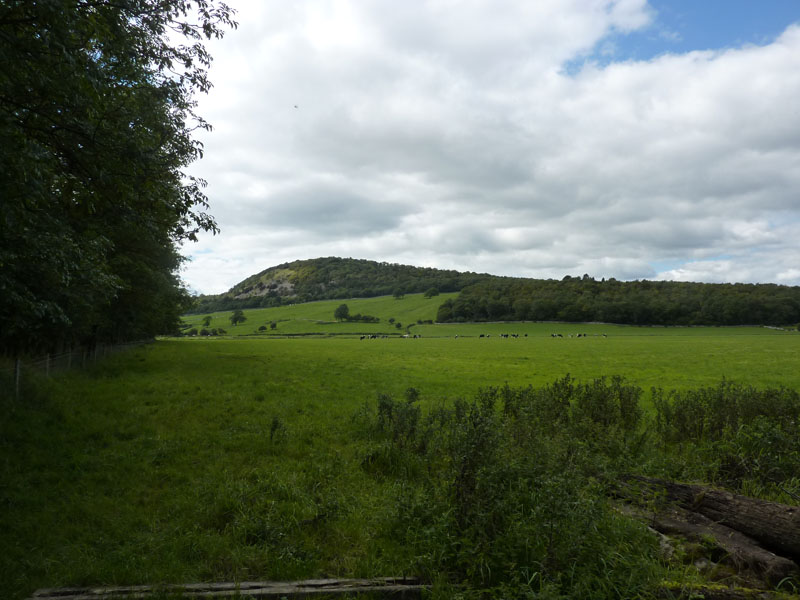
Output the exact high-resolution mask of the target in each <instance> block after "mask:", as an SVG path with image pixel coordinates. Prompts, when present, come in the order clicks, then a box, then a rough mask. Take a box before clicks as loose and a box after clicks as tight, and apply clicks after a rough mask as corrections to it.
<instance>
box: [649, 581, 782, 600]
mask: <svg viewBox="0 0 800 600" xmlns="http://www.w3.org/2000/svg"><path fill="white" fill-rule="evenodd" d="M657 597H658V598H662V599H663V600H678V599H679V598H702V599H703V600H787V599H788V598H792V597H793V596H787V595H786V594H783V593H781V592H766V591H764V590H753V589H748V588H736V587H734V588H731V587H725V586H721V585H699V584H695V585H685V584H677V583H676V584H664V585H663V586H661V588H659V590H658V596H657Z"/></svg>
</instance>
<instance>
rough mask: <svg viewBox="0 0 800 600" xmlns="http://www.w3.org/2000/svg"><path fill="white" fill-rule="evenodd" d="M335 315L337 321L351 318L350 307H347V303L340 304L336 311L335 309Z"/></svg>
mask: <svg viewBox="0 0 800 600" xmlns="http://www.w3.org/2000/svg"><path fill="white" fill-rule="evenodd" d="M333 316H334V318H335V319H336V320H337V321H346V320H347V319H349V318H350V309H349V308H348V307H347V304H340V305H339V306H338V307H337V308H336V310H335V311H333Z"/></svg>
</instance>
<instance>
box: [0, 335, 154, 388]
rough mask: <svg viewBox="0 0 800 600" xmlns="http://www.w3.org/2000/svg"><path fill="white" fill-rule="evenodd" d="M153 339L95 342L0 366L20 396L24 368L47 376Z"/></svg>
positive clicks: (17, 359)
mask: <svg viewBox="0 0 800 600" xmlns="http://www.w3.org/2000/svg"><path fill="white" fill-rule="evenodd" d="M152 341H153V340H151V339H147V340H138V341H135V342H125V343H120V344H95V345H94V347H82V348H77V349H71V350H66V351H64V352H58V353H46V354H41V355H39V356H32V357H25V358H23V357H17V358H15V359H13V360H12V361H11V365H10V366H7V367H0V375H2V376H5V377H9V376H10V377H12V378H13V380H14V396H15V397H16V398H19V395H20V387H21V384H22V377H23V372H24V370H28V369H30V370H34V371H38V372H39V373H44V375H45V377H50V375H51V373H55V372H57V371H68V370H71V369H76V368H85V367H86V366H88V365H93V364H96V363H97V361H98V360H101V359H103V358H105V357H106V356H110V355H111V354H116V353H117V352H122V351H123V350H129V349H130V348H135V347H138V346H142V345H144V344H149V343H151V342H152Z"/></svg>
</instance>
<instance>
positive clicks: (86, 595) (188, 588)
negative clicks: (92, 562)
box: [29, 577, 428, 600]
mask: <svg viewBox="0 0 800 600" xmlns="http://www.w3.org/2000/svg"><path fill="white" fill-rule="evenodd" d="M427 588H428V586H426V585H423V584H421V583H420V582H419V580H418V579H416V578H411V577H381V578H376V579H308V580H304V581H249V582H247V581H245V582H239V583H191V584H185V585H168V586H148V585H137V586H116V587H95V588H53V589H42V590H37V591H36V592H34V594H33V597H32V598H30V599H29V600H112V599H114V600H134V599H136V600H144V599H147V598H151V597H153V596H154V595H155V594H156V593H160V592H167V593H170V594H176V595H178V594H179V597H181V598H186V599H187V600H188V599H194V598H196V599H200V598H202V599H204V600H205V599H208V600H217V599H221V598H241V599H242V600H246V599H253V600H263V599H279V598H312V597H314V596H322V595H324V596H343V595H348V594H368V593H372V594H378V595H380V597H382V598H420V596H421V593H422V590H423V589H427Z"/></svg>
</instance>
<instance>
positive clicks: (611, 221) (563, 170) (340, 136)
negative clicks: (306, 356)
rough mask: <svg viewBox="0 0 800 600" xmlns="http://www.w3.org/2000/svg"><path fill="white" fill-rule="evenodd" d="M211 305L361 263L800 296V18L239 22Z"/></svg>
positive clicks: (209, 262) (205, 104) (635, 8)
mask: <svg viewBox="0 0 800 600" xmlns="http://www.w3.org/2000/svg"><path fill="white" fill-rule="evenodd" d="M228 4H229V5H231V6H232V7H233V8H235V9H236V10H237V11H238V12H237V15H236V20H237V21H238V22H239V27H238V29H236V30H234V31H229V32H228V33H227V35H226V36H225V37H224V38H223V39H222V40H219V41H216V40H215V41H213V42H211V43H208V44H207V48H208V50H209V51H210V53H211V54H212V56H213V57H214V62H213V65H212V67H211V70H210V78H211V80H212V82H213V84H214V88H213V89H212V90H211V92H210V93H209V94H208V95H205V96H200V97H198V98H197V99H198V103H199V104H198V109H197V112H198V113H199V114H200V115H201V116H203V117H204V118H205V119H206V120H208V121H209V122H210V123H211V124H212V125H213V127H214V129H213V131H212V132H210V133H206V132H200V133H198V134H197V138H198V139H199V140H200V141H202V142H203V144H204V158H203V159H202V160H200V161H197V162H195V163H193V164H192V165H191V167H190V168H189V172H190V173H191V174H193V175H196V176H199V177H202V178H204V179H205V180H206V181H207V182H208V187H207V188H206V190H205V191H206V193H207V195H208V197H209V200H210V205H211V207H210V211H209V212H210V213H211V214H212V215H214V217H215V218H216V220H217V223H218V225H219V227H220V230H221V231H220V233H219V234H218V235H216V236H212V235H211V234H204V235H202V236H201V237H200V241H199V242H197V243H191V244H187V245H185V246H184V247H183V253H184V254H185V255H186V256H188V257H189V258H190V261H188V262H187V264H186V265H185V267H184V269H183V272H182V276H183V279H184V281H185V282H186V284H187V285H188V286H189V288H190V290H192V291H194V292H198V293H204V294H212V293H220V292H223V291H226V290H228V289H229V288H230V287H232V286H233V285H234V284H236V283H238V282H239V281H241V280H242V279H244V278H246V277H248V276H249V275H252V274H254V273H257V272H259V271H261V270H264V269H266V268H268V267H271V266H275V265H278V264H281V263H284V262H289V261H293V260H297V259H307V258H316V257H322V256H340V257H352V258H359V259H369V260H376V261H386V262H390V263H399V264H408V265H415V266H425V267H436V268H442V269H456V270H459V271H473V272H480V273H492V274H495V275H509V276H517V277H535V278H555V279H561V278H563V277H564V276H565V275H572V276H582V275H583V274H589V275H590V276H592V277H595V278H596V279H600V278H604V277H605V278H610V277H614V278H617V279H621V280H634V279H651V280H675V281H702V282H747V283H750V282H762V283H763V282H772V283H779V284H784V285H800V236H799V235H798V233H797V232H798V228H799V227H800V0H759V1H756V0H747V1H745V0H703V1H702V2H700V1H697V0H536V1H532V0H461V1H456V0H429V1H424V0H419V1H415V2H396V1H394V0H303V1H302V2H286V1H285V0H258V1H256V0H252V1H248V0H228Z"/></svg>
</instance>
